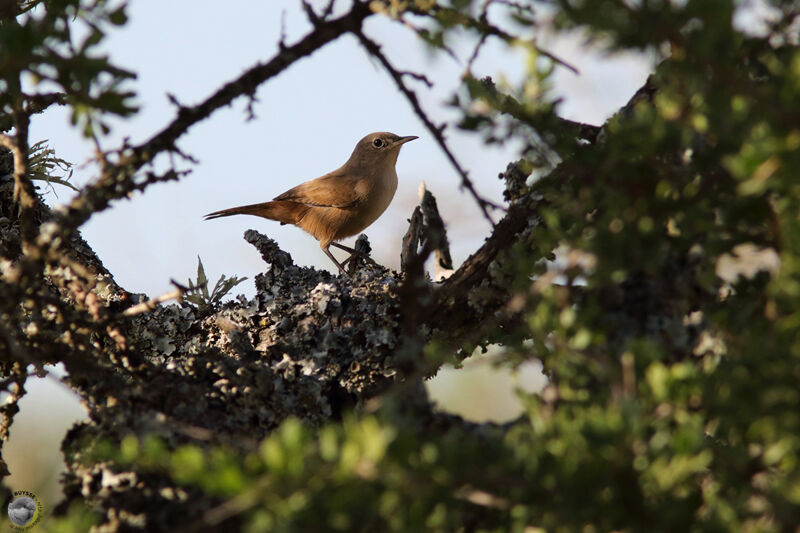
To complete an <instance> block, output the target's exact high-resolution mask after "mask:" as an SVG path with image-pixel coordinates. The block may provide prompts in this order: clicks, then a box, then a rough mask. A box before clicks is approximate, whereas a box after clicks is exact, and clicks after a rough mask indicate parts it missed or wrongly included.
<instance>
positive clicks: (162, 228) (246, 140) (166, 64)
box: [31, 0, 650, 297]
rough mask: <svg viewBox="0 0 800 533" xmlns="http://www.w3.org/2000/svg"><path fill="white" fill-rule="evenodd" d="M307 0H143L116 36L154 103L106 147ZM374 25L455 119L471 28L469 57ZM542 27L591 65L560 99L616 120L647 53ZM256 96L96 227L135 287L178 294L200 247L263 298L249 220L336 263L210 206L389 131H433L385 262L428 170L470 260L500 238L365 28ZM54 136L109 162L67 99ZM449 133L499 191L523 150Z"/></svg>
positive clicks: (298, 251) (262, 194) (382, 237)
mask: <svg viewBox="0 0 800 533" xmlns="http://www.w3.org/2000/svg"><path fill="white" fill-rule="evenodd" d="M317 4H319V2H317ZM340 4H342V3H341V2H340ZM298 5H299V2H297V1H295V0H284V1H270V2H253V1H246V0H234V1H229V2H226V3H225V9H224V10H223V9H219V5H218V4H216V5H215V6H214V7H215V8H217V9H213V10H212V9H203V8H202V7H201V6H199V5H198V3H197V2H189V1H185V0H172V1H170V2H160V3H158V8H157V9H153V6H154V4H153V3H152V2H148V1H139V2H132V3H131V5H130V7H129V12H128V13H129V17H130V20H129V23H128V24H127V25H126V26H125V27H123V28H122V29H121V30H119V31H114V32H113V33H112V34H111V35H110V36H109V38H108V40H107V44H106V46H107V49H108V52H109V54H110V56H111V57H112V59H113V60H114V61H115V62H116V64H119V65H121V66H123V67H124V68H127V69H129V70H132V71H134V72H136V73H137V76H138V77H137V79H136V81H135V82H134V83H133V84H132V87H133V88H134V89H135V91H136V92H137V94H138V98H137V100H136V101H137V103H138V104H139V106H140V107H141V110H140V112H139V113H138V115H136V116H135V117H134V118H133V119H130V120H125V121H121V120H117V121H112V124H113V131H112V134H111V135H110V137H109V138H108V139H104V140H103V141H102V146H103V147H104V148H113V147H115V146H118V145H119V143H120V142H121V140H122V139H123V138H125V137H128V138H130V141H131V142H133V143H137V142H142V141H144V140H146V139H147V138H148V137H150V136H151V135H153V134H154V133H155V132H157V131H159V130H160V129H161V128H162V127H163V126H165V125H166V124H168V123H169V121H170V120H171V119H172V118H173V117H174V114H175V109H174V106H173V105H172V104H170V103H169V101H168V98H167V93H169V94H172V95H174V96H175V97H176V98H177V99H178V101H180V102H181V103H183V104H186V105H191V104H195V103H197V102H199V101H201V100H202V99H204V98H205V97H206V96H207V95H209V94H210V93H212V92H213V91H214V90H215V89H217V88H218V87H219V86H220V85H221V84H222V83H224V82H226V81H228V80H231V79H235V78H236V77H237V76H238V75H240V74H241V73H242V72H243V71H244V70H246V69H247V68H249V67H250V66H252V65H253V64H255V63H256V62H259V61H261V62H264V61H267V60H268V59H269V58H270V57H272V56H273V54H274V53H275V52H276V51H277V42H278V40H279V37H280V33H281V28H282V26H285V32H286V35H287V42H289V43H291V42H293V41H294V40H297V39H298V38H299V37H301V36H302V35H304V34H305V33H306V32H307V31H308V30H309V29H310V25H309V24H308V23H307V21H306V19H305V15H304V14H303V13H302V12H301V10H300V9H299V7H298ZM342 5H343V6H344V4H342ZM366 32H367V34H368V35H369V36H371V37H373V38H375V39H376V40H378V41H379V42H381V43H382V44H384V52H385V53H386V55H387V56H388V57H389V58H390V59H391V60H392V61H393V62H394V63H395V64H396V65H397V66H398V68H401V69H408V70H416V71H419V72H421V73H424V74H425V75H426V76H428V77H429V78H430V79H431V80H432V81H433V82H434V83H435V86H434V88H433V89H432V90H428V89H426V88H425V87H424V86H422V85H421V84H414V88H415V89H416V90H417V91H418V93H419V96H420V100H421V102H422V105H423V106H424V108H425V109H426V110H427V111H428V112H429V113H430V116H431V117H432V118H433V119H434V120H436V121H443V120H447V119H452V118H454V116H455V115H454V114H453V112H452V110H450V109H448V107H447V105H446V103H445V102H446V101H447V100H448V98H449V97H450V96H451V94H452V92H453V91H454V89H455V88H456V87H457V86H458V84H459V79H460V75H461V74H462V72H463V69H464V65H465V60H466V57H467V56H468V54H469V52H470V48H469V47H467V46H465V45H466V44H468V43H467V42H466V40H464V42H455V43H453V44H454V48H455V50H456V52H457V53H459V54H460V55H461V56H462V57H461V61H455V60H453V59H452V58H449V57H447V56H442V55H439V56H432V55H431V54H430V53H429V52H428V51H427V50H426V49H424V48H423V47H421V46H420V45H419V43H418V39H416V37H415V36H414V35H413V33H412V32H411V30H409V29H408V28H405V27H403V26H402V25H400V24H397V23H395V22H392V21H390V20H388V19H386V18H384V17H372V18H371V19H369V20H368V21H367V25H366ZM539 39H540V42H542V44H543V45H544V46H545V47H546V48H551V49H552V50H553V51H555V52H556V53H558V54H559V55H560V56H562V57H564V58H565V59H566V60H567V61H569V62H570V63H572V64H574V65H575V66H577V67H578V68H579V70H580V75H577V76H576V75H575V74H573V73H571V72H569V71H567V70H566V69H558V70H557V72H556V75H555V78H554V81H555V83H556V86H557V91H558V94H559V95H561V96H563V97H564V102H563V104H562V106H561V109H560V112H561V114H562V115H563V116H565V117H567V118H572V119H574V120H580V121H582V122H590V123H593V124H601V123H602V122H603V121H604V119H605V118H607V117H608V116H609V115H610V114H612V113H613V112H614V111H616V110H617V109H618V108H619V107H620V106H622V105H624V104H625V102H626V101H627V99H628V98H629V97H630V96H631V95H632V94H633V92H635V90H636V89H637V88H638V87H639V86H641V84H642V83H643V82H644V80H645V78H646V76H647V74H648V73H649V70H650V62H649V61H648V60H647V59H646V58H641V57H636V56H633V55H627V56H619V57H603V56H602V54H600V53H597V52H594V53H587V51H586V50H585V49H583V47H582V46H581V39H580V36H573V37H572V38H567V39H559V40H553V39H552V38H549V37H547V35H540V36H539ZM524 68H525V57H524V56H523V55H522V54H521V53H520V52H519V51H517V50H513V49H509V48H507V47H506V46H505V45H502V44H499V43H497V42H490V43H489V46H487V47H486V48H485V49H484V51H483V53H482V54H481V55H480V57H479V60H478V61H477V62H476V64H475V71H476V73H478V74H479V75H491V76H493V77H494V78H495V79H496V80H499V79H508V80H511V81H515V80H518V79H519V78H520V77H521V76H522V74H523V73H524ZM256 97H257V99H258V101H257V102H256V104H255V105H254V111H255V114H256V118H255V119H254V120H252V121H248V120H247V114H246V112H245V105H246V104H247V101H246V100H245V99H239V100H237V101H236V102H235V103H234V105H233V106H231V107H228V108H224V109H221V110H219V111H217V112H216V113H215V114H214V115H213V116H212V117H211V118H210V119H208V120H205V121H203V122H201V123H199V124H197V125H195V126H194V127H193V128H192V129H191V130H190V131H189V133H188V134H187V135H186V136H184V137H183V138H181V140H180V141H179V143H178V144H179V147H180V148H181V149H182V150H183V151H184V152H186V153H189V154H191V155H192V156H194V157H195V158H196V159H197V160H198V161H199V163H198V164H197V165H191V164H188V163H182V162H180V161H179V162H178V166H179V167H182V168H187V169H191V171H192V172H191V174H190V175H189V176H188V177H186V178H184V179H183V180H182V181H181V182H179V183H168V184H159V185H156V186H153V187H151V188H149V189H148V190H147V191H145V193H144V194H136V195H135V196H134V197H133V198H132V199H130V200H122V201H119V202H116V203H115V204H114V205H113V206H112V207H111V209H109V210H107V211H106V212H103V213H100V214H98V215H96V216H94V217H93V218H92V219H91V220H90V221H89V223H87V224H86V225H85V226H84V227H83V228H82V231H83V235H84V237H85V238H86V239H87V241H88V242H89V243H90V244H91V245H92V247H93V248H94V250H95V251H96V252H97V253H98V255H99V256H100V258H101V259H102V260H103V261H104V263H105V265H106V267H107V268H109V270H110V271H111V272H113V273H114V275H115V277H116V280H117V282H118V283H119V284H121V285H122V286H123V287H124V288H125V289H127V290H129V291H131V292H142V293H147V294H148V295H149V296H151V297H154V296H157V295H158V294H161V293H164V292H168V291H169V290H170V288H171V286H170V279H171V278H174V279H176V280H178V281H181V282H184V281H186V280H187V279H188V278H189V277H190V276H191V277H193V276H194V274H195V271H196V266H197V257H198V256H200V257H201V258H202V260H203V263H204V266H205V268H206V272H207V274H208V277H209V279H211V280H212V282H213V281H215V280H216V279H217V277H218V276H219V274H221V273H224V274H226V275H238V276H247V277H248V278H250V280H249V282H245V283H243V284H242V285H240V286H239V287H237V288H236V292H241V293H244V294H245V295H247V296H252V295H253V294H254V292H255V291H254V287H253V284H252V279H253V277H254V275H255V274H257V273H259V272H261V271H263V270H264V268H265V266H266V265H265V264H264V263H263V262H262V260H261V259H260V257H259V255H258V253H257V252H256V251H255V249H254V248H253V247H252V246H250V245H249V244H247V243H245V242H244V240H243V239H242V235H243V233H244V231H245V230H246V229H249V228H253V229H256V230H258V231H260V232H262V233H264V234H266V235H268V236H270V237H272V238H274V239H276V240H277V241H278V243H279V245H280V246H281V247H282V248H283V249H284V250H286V251H288V252H289V253H291V254H292V256H293V258H294V259H295V261H296V262H297V263H298V264H302V265H309V266H316V267H322V268H326V269H329V270H331V271H335V267H334V266H333V265H332V264H331V263H330V262H329V261H328V259H327V258H326V257H325V256H324V255H323V254H322V252H321V251H320V249H319V247H318V245H317V243H316V241H315V240H314V239H313V238H311V237H310V236H308V235H306V234H305V233H303V232H302V231H301V230H299V229H297V228H294V227H291V226H280V225H279V224H277V223H275V222H272V221H268V220H264V219H260V218H256V217H251V216H236V217H231V218H225V219H219V220H213V221H207V222H206V221H203V215H204V214H206V213H208V212H211V211H216V210H219V209H224V208H228V207H233V206H237V205H242V204H249V203H255V202H261V201H268V200H271V199H272V198H273V197H275V196H277V195H278V194H280V193H282V192H283V191H285V190H287V189H289V188H291V187H293V186H294V185H297V184H299V183H301V182H303V181H306V180H309V179H313V178H315V177H318V176H320V175H322V174H325V173H327V172H329V171H331V170H334V169H335V168H338V167H339V166H340V165H341V164H342V163H344V162H345V161H346V159H347V157H349V155H350V152H351V151H352V149H353V147H354V146H355V143H356V142H357V141H358V140H359V139H360V138H361V137H363V136H364V135H366V134H367V133H370V132H373V131H391V132H394V133H397V134H399V135H417V136H419V139H418V140H416V141H413V142H411V143H409V144H407V145H405V146H404V147H403V149H402V151H401V154H400V157H399V160H398V163H397V172H398V175H399V177H400V184H399V187H398V190H397V193H396V195H395V199H394V201H393V203H392V205H391V206H390V207H389V209H388V210H387V211H386V212H385V213H384V215H383V216H382V217H381V218H380V219H379V220H378V221H377V222H376V223H374V224H373V225H372V226H371V227H370V228H368V229H367V230H366V233H367V235H368V236H369V237H370V242H371V243H372V246H373V250H375V255H376V259H377V260H378V261H379V262H381V263H383V264H385V265H387V266H389V267H395V268H396V267H397V266H398V264H399V255H400V242H401V238H402V236H403V234H404V233H405V230H406V228H407V219H408V218H409V216H410V215H411V212H412V210H413V208H414V206H415V205H416V203H417V190H418V187H419V183H420V182H421V181H425V183H426V185H427V187H428V188H429V190H431V192H433V194H434V195H435V196H437V198H438V199H439V205H440V207H441V210H442V214H443V218H444V220H445V223H446V224H447V225H448V232H449V237H450V241H451V245H452V247H453V255H454V259H455V261H456V263H460V262H462V261H463V260H464V259H466V257H467V256H468V255H469V254H470V253H472V252H473V251H475V249H477V247H478V246H479V245H480V243H481V242H482V240H483V238H484V237H486V236H487V235H488V233H489V229H490V227H489V225H488V223H487V222H486V221H484V220H482V219H481V217H480V215H479V211H478V209H477V207H476V205H475V202H474V201H473V200H472V199H471V197H470V196H468V195H467V194H466V193H464V192H462V191H460V190H459V187H458V184H459V178H458V177H457V175H456V173H455V172H454V170H453V168H452V167H451V166H450V164H449V162H448V161H447V159H446V158H445V156H444V154H442V153H441V151H440V150H439V148H438V146H437V145H436V143H435V141H434V139H432V137H431V135H430V134H429V133H428V132H427V131H426V130H425V128H424V126H423V124H422V123H421V122H420V120H419V119H418V118H417V117H416V115H415V114H414V112H413V110H412V109H411V107H410V105H409V104H408V102H407V101H406V100H405V99H404V97H403V96H402V95H401V94H400V93H399V92H398V91H397V90H396V88H395V86H394V83H393V81H392V80H391V79H390V78H389V76H388V75H387V74H386V73H385V72H383V71H382V70H381V69H380V67H379V65H377V63H376V62H375V61H374V60H371V59H370V58H369V57H368V55H367V54H366V53H365V51H364V50H363V49H362V48H361V47H360V45H359V44H358V42H357V41H356V40H355V39H354V38H353V37H345V38H342V39H339V40H337V41H335V42H333V43H331V44H329V45H328V46H326V47H325V48H324V49H322V50H320V51H318V52H317V53H315V54H314V55H313V56H311V57H310V58H306V59H303V60H301V61H299V62H298V63H296V64H294V65H292V66H291V67H290V68H289V69H288V70H287V71H285V72H284V73H282V74H281V75H280V76H278V77H277V78H276V79H274V80H272V81H271V82H269V83H267V84H266V85H264V86H262V88H261V89H260V90H259V91H258V93H257V94H256ZM41 139H49V141H50V146H51V147H52V148H54V149H55V150H56V153H57V155H58V156H59V157H61V158H63V159H66V160H67V161H71V162H73V163H76V164H77V165H78V166H77V167H76V168H75V170H74V173H73V178H72V180H73V182H74V183H75V184H76V185H78V186H81V185H83V184H86V183H88V182H90V181H91V180H92V179H93V178H94V176H95V167H94V166H93V165H92V164H88V163H87V162H88V161H89V160H90V158H91V156H92V153H93V146H92V144H91V143H90V142H88V141H86V140H85V139H83V138H82V137H81V135H80V133H79V132H78V131H77V130H76V129H74V128H72V127H70V125H69V116H68V112H67V110H66V109H58V110H56V109H51V110H48V112H47V113H44V114H42V115H39V116H36V117H35V118H34V120H33V121H32V123H31V141H37V140H41ZM448 140H449V141H450V143H451V146H452V149H453V151H454V153H455V155H456V157H457V158H458V159H459V161H460V162H461V163H462V165H463V166H464V167H465V168H467V169H469V172H470V175H471V177H472V179H473V180H474V182H475V185H476V187H477V188H478V190H479V191H480V193H481V194H483V195H485V196H486V197H488V198H490V199H493V200H496V201H499V200H500V199H501V198H502V183H501V181H500V180H499V179H498V178H497V176H498V174H499V173H500V172H502V171H503V170H504V169H505V167H506V165H507V163H508V162H509V161H512V160H514V159H515V157H516V154H515V153H514V152H513V150H512V149H510V148H506V149H502V148H501V149H498V148H491V149H490V148H487V147H485V146H483V145H481V143H480V142H479V139H477V138H476V137H475V136H474V135H466V134H463V133H461V132H459V131H458V130H457V129H456V128H454V127H453V128H449V129H448ZM56 193H57V195H58V197H56V196H55V194H53V193H50V194H48V196H47V201H48V202H49V203H50V204H51V205H57V204H59V203H60V202H64V201H67V200H69V198H70V197H71V196H72V193H71V191H69V190H67V189H64V188H59V189H57V190H56ZM499 216H500V214H499V213H498V214H496V218H499ZM345 242H347V241H345Z"/></svg>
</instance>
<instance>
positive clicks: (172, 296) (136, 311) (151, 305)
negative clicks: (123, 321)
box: [122, 281, 185, 316]
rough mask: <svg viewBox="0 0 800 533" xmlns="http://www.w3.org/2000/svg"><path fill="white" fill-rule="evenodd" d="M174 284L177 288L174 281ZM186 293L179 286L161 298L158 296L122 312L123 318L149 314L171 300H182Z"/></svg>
mask: <svg viewBox="0 0 800 533" xmlns="http://www.w3.org/2000/svg"><path fill="white" fill-rule="evenodd" d="M172 283H173V284H174V285H176V286H177V283H175V282H174V281H173V282H172ZM184 292H185V290H184V288H183V287H180V286H178V287H177V288H176V289H175V290H174V291H170V292H166V293H164V294H162V295H161V296H156V297H155V298H152V299H150V300H147V301H146V302H142V303H138V304H136V305H132V306H130V307H129V308H127V309H125V311H123V312H122V316H136V315H141V314H142V313H148V312H150V311H153V310H155V308H156V307H158V305H159V304H161V303H164V302H167V301H169V300H180V299H181V298H182V297H183V293H184Z"/></svg>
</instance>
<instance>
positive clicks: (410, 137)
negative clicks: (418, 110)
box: [394, 135, 419, 146]
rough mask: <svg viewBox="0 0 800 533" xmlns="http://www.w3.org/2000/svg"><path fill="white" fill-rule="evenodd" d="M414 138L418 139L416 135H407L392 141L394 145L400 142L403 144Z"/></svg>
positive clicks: (398, 144)
mask: <svg viewBox="0 0 800 533" xmlns="http://www.w3.org/2000/svg"><path fill="white" fill-rule="evenodd" d="M414 139H419V137H417V136H416V135H409V136H408V137H400V138H399V139H397V140H396V141H395V142H394V145H395V146H400V145H401V144H405V143H407V142H408V141H413V140H414Z"/></svg>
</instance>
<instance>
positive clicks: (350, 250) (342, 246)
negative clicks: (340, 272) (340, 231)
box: [331, 242, 374, 266]
mask: <svg viewBox="0 0 800 533" xmlns="http://www.w3.org/2000/svg"><path fill="white" fill-rule="evenodd" d="M331 246H335V247H337V248H339V249H340V250H344V251H345V252H350V257H348V258H347V259H345V260H344V261H343V262H342V265H345V266H346V265H347V263H349V262H350V260H351V259H352V258H353V256H354V255H357V256H360V257H362V258H363V259H366V260H367V261H371V262H372V263H374V261H372V258H371V257H370V256H369V255H368V254H365V253H364V252H361V251H359V250H356V249H355V248H350V247H349V246H345V245H344V244H339V243H338V242H332V243H331Z"/></svg>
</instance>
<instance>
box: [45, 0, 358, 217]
mask: <svg viewBox="0 0 800 533" xmlns="http://www.w3.org/2000/svg"><path fill="white" fill-rule="evenodd" d="M371 14H372V12H371V11H370V9H369V6H368V4H366V3H363V2H355V3H354V4H353V7H352V8H351V10H350V11H349V12H347V13H346V14H344V15H342V16H341V17H338V18H335V19H331V20H326V21H319V23H318V24H316V25H315V27H314V29H313V30H312V31H311V32H309V33H308V34H307V35H306V36H305V37H303V38H302V39H301V40H300V41H298V42H297V43H295V44H294V45H292V46H286V47H283V48H281V49H280V50H279V52H278V53H277V54H276V55H275V56H274V57H273V58H272V59H271V60H270V61H268V62H267V63H259V64H257V65H255V66H253V67H251V68H250V69H249V70H247V71H245V72H244V73H243V74H242V75H240V76H239V77H238V78H236V79H235V80H232V81H230V82H228V83H227V84H225V85H224V86H222V87H221V88H219V89H218V90H217V91H216V92H214V94H212V95H210V96H209V97H208V98H206V99H205V100H204V101H202V102H201V103H199V104H197V105H195V106H189V107H182V108H181V109H179V110H178V111H177V114H176V116H175V118H174V119H173V120H172V122H170V123H169V124H168V125H167V126H166V127H165V128H164V129H163V130H161V131H160V132H158V133H157V134H155V135H154V136H153V137H151V138H150V139H149V140H147V141H145V142H144V143H142V144H140V145H138V146H134V147H129V148H127V149H125V150H123V151H121V152H120V157H119V162H118V163H115V164H110V165H109V166H108V168H106V169H104V170H103V173H102V175H101V177H100V179H99V180H98V181H97V182H95V183H94V184H92V185H90V186H88V187H85V188H84V189H83V191H82V192H81V194H79V195H78V196H77V197H76V198H75V199H74V200H73V201H72V202H71V203H70V204H69V206H68V207H67V209H66V211H65V212H64V213H62V214H61V215H60V217H59V218H60V223H61V225H62V226H63V227H64V228H65V229H72V228H77V227H79V226H80V225H81V224H83V223H84V222H86V221H87V220H88V219H89V217H90V216H91V215H92V214H94V213H96V212H99V211H102V210H104V209H106V208H107V207H108V206H109V205H110V203H111V201H112V200H115V199H118V198H123V197H125V196H126V195H127V194H129V193H130V192H132V191H133V190H135V189H142V188H144V187H145V186H146V185H148V184H149V183H151V181H148V180H146V181H145V182H143V183H138V184H137V183H135V182H134V180H133V179H132V176H133V175H134V174H135V173H136V172H137V171H138V170H140V169H141V168H142V167H143V166H144V165H147V164H149V163H151V162H152V161H153V159H154V158H155V157H156V156H157V155H159V154H160V153H162V152H172V151H175V149H176V148H175V143H176V142H177V140H178V139H179V138H180V137H181V136H183V135H184V134H185V133H186V132H187V131H188V130H189V129H190V128H191V127H192V126H193V125H195V124H196V123H198V122H200V121H202V120H204V119H206V118H208V117H209V116H210V115H211V114H212V113H213V112H214V111H216V110H217V109H220V108H222V107H225V106H227V105H230V103H231V102H232V101H233V100H234V99H236V98H238V97H240V96H247V95H251V94H254V93H255V90H256V89H257V87H258V86H259V85H261V84H262V83H263V82H265V81H266V80H268V79H270V78H273V77H275V76H277V75H278V74H280V73H281V72H283V71H284V70H286V69H287V68H288V67H289V66H290V65H292V64H293V63H295V62H296V61H298V60H300V59H302V58H303V57H305V56H308V55H310V54H312V53H314V52H315V51H317V50H319V49H320V48H322V47H323V46H324V45H326V44H328V43H329V42H331V41H333V40H335V39H337V38H338V37H340V36H341V35H343V34H345V33H348V32H358V31H360V28H361V24H362V22H363V21H364V19H366V18H367V17H369V16H370V15H371Z"/></svg>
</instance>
